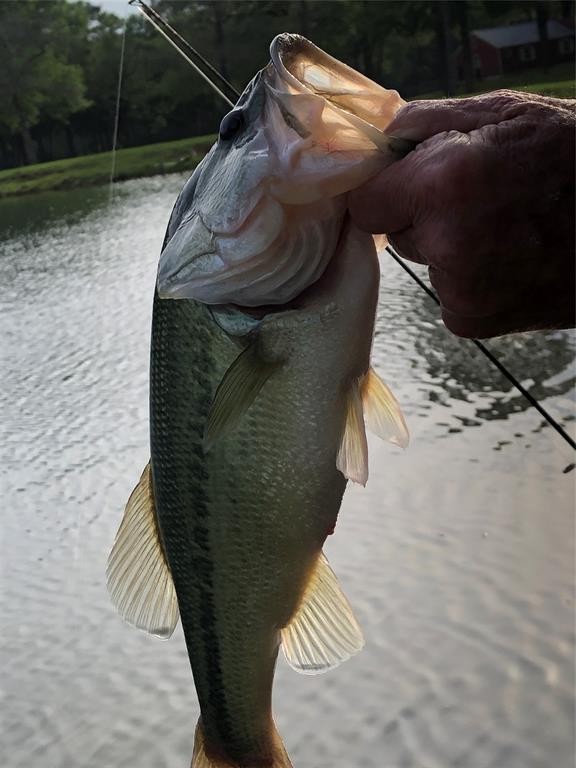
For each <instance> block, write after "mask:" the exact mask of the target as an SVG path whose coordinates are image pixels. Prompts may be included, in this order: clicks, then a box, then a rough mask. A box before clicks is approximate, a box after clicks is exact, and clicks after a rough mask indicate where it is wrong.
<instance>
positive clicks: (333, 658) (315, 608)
mask: <svg viewBox="0 0 576 768" xmlns="http://www.w3.org/2000/svg"><path fill="white" fill-rule="evenodd" d="M281 639H282V649H283V651H284V656H285V657H286V660H287V661H288V664H290V666H291V667H292V668H293V669H295V670H297V671H298V672H302V673H304V674H307V675H315V674H318V673H320V672H326V671H328V670H329V669H332V668H333V667H336V666H338V664H340V663H341V662H343V661H345V660H346V659H349V658H350V656H353V655H354V654H356V653H358V651H360V650H361V648H362V647H363V646H364V637H363V636H362V630H361V629H360V627H359V626H358V622H357V621H356V618H355V617H354V614H353V612H352V608H351V607H350V603H349V602H348V600H347V599H346V597H345V595H344V593H343V592H342V590H341V589H340V585H339V584H338V579H337V578H336V574H335V573H334V571H333V570H332V568H330V565H329V563H328V560H327V559H326V557H325V555H324V553H321V554H320V557H319V558H318V561H317V563H316V566H315V568H314V571H313V572H312V575H311V577H310V580H309V582H308V584H307V586H306V590H305V592H304V596H303V598H302V603H301V604H300V607H299V608H298V610H297V611H296V613H295V615H294V616H293V617H292V620H291V621H290V623H289V624H288V625H287V626H286V627H284V628H283V629H282V630H281Z"/></svg>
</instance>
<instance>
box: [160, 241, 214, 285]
mask: <svg viewBox="0 0 576 768" xmlns="http://www.w3.org/2000/svg"><path fill="white" fill-rule="evenodd" d="M215 255H216V251H204V252H203V253H195V254H194V255H193V256H190V257H189V258H188V259H186V261H184V262H183V263H182V264H178V266H176V267H172V268H171V269H168V270H166V271H163V270H160V271H159V273H158V290H159V292H161V293H167V292H168V291H170V290H174V288H176V289H178V287H179V286H180V285H181V283H182V282H183V280H186V278H187V277H188V276H189V275H188V274H187V273H189V272H190V271H191V270H192V269H193V268H194V263H195V262H196V261H197V260H198V259H201V258H203V257H205V256H215ZM174 283H177V284H178V285H176V286H174Z"/></svg>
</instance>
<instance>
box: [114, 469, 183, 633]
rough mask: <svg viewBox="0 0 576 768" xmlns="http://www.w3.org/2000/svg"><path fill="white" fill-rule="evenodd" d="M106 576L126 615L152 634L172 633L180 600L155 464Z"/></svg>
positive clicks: (130, 509) (136, 495)
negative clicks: (158, 503) (159, 511)
mask: <svg viewBox="0 0 576 768" xmlns="http://www.w3.org/2000/svg"><path fill="white" fill-rule="evenodd" d="M106 577H107V586H108V592H109V593H110V597H111V599H112V603H113V604H114V606H115V608H116V609H117V610H118V613H119V614H120V616H122V618H123V619H125V620H126V621H127V622H128V623H129V624H132V625H133V626H135V627H138V629H143V630H145V631H146V632H150V634H152V635H157V636H158V637H161V638H163V639H167V638H168V637H170V635H171V634H172V632H174V628H175V627H176V624H177V623H178V616H179V612H178V601H177V599H176V590H175V589H174V584H173V582H172V574H171V573H170V567H169V565H168V563H167V561H166V556H165V554H164V548H163V546H162V542H161V540H160V533H159V530H158V523H157V520H156V507H155V504H154V494H153V491H152V473H151V470H150V462H148V464H147V465H146V468H145V469H144V472H143V473H142V477H141V478H140V482H139V483H138V485H137V486H136V488H134V490H133V491H132V494H131V495H130V498H129V499H128V503H127V504H126V509H125V510H124V517H123V518H122V522H121V524H120V528H119V529H118V533H117V534H116V539H115V541H114V546H113V548H112V552H111V553H110V557H109V558H108V565H107V568H106Z"/></svg>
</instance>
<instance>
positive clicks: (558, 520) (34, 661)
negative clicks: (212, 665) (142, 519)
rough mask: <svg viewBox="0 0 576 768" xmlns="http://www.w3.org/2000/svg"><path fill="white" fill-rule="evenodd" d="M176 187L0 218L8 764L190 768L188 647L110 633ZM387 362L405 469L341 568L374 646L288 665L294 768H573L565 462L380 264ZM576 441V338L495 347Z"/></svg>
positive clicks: (376, 476)
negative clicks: (113, 581) (319, 663)
mask: <svg viewBox="0 0 576 768" xmlns="http://www.w3.org/2000/svg"><path fill="white" fill-rule="evenodd" d="M181 183H182V178H181V177H163V178H155V179H144V180H135V181H130V182H126V183H124V184H121V185H118V192H117V196H116V200H115V204H114V206H113V207H111V208H110V207H108V205H107V190H105V189H97V190H80V191H77V192H73V193H59V194H50V195H44V196H42V197H37V198H26V199H22V200H12V201H4V202H2V203H1V204H0V232H1V256H0V278H1V281H0V286H1V288H0V301H1V317H2V345H1V356H2V373H3V377H2V379H3V381H2V384H3V386H2V395H1V397H2V401H3V402H2V405H3V409H2V410H3V413H4V414H5V415H4V418H3V420H2V428H3V435H2V437H3V440H2V448H3V461H2V463H1V464H0V479H1V480H0V482H1V486H2V497H3V500H4V503H3V510H2V511H3V515H2V516H3V521H2V530H3V542H2V564H3V575H2V595H1V599H2V616H3V620H4V630H3V636H2V644H3V645H2V648H3V650H2V666H3V669H4V672H5V674H4V676H3V677H4V680H3V691H4V699H3V705H4V715H3V718H2V726H1V728H2V742H3V764H4V765H6V766H9V768H17V767H18V768H19V767H20V766H22V768H23V767H24V766H26V767H27V768H28V766H30V765H32V764H34V763H35V762H36V761H41V762H42V765H43V766H44V768H69V767H70V766H75V767H76V768H88V767H90V768H118V767H119V766H126V767H127V768H128V767H130V768H133V766H135V765H138V766H139V768H163V766H174V768H177V767H178V766H182V767H183V766H187V765H189V761H190V755H191V746H192V735H193V728H194V723H195V720H196V717H197V706H196V701H195V695H194V690H193V686H192V681H191V676H190V673H189V669H188V662H187V659H186V654H185V650H184V646H183V640H182V636H181V633H180V631H178V633H177V635H176V636H175V637H174V638H173V640H172V641H170V642H169V643H161V642H159V641H157V640H155V639H153V638H148V637H146V636H144V635H142V634H140V633H137V632H135V631H133V630H131V629H130V628H128V627H126V626H124V625H123V624H122V623H121V622H120V620H119V619H118V618H117V617H116V616H115V614H114V613H113V612H112V611H111V609H110V607H109V604H108V599H107V595H106V591H105V587H104V567H105V560H106V556H107V552H108V549H109V547H110V544H111V542H112V539H113V536H114V533H115V529H116V527H117V524H118V521H119V517H120V514H121V510H122V507H123V504H124V502H125V500H126V498H127V496H128V493H129V492H130V490H131V488H132V486H133V484H134V482H135V481H136V479H137V477H138V475H139V472H140V470H141V468H142V466H143V465H144V464H145V462H146V460H147V453H148V450H147V419H148V417H147V375H148V343H149V323H150V309H151V294H152V289H153V284H154V274H155V265H156V261H157V258H158V251H159V247H160V243H161V241H162V237H163V232H164V227H165V224H166V221H167V219H168V216H169V212H170V209H171V206H172V203H173V201H174V199H175V197H176V194H177V192H178V190H179V188H180V186H181ZM382 272H383V277H382V290H381V299H380V308H379V320H378V326H377V329H376V337H375V343H374V361H375V365H376V367H377V368H378V370H379V371H380V372H381V373H382V375H383V376H384V378H385V379H386V380H387V381H388V383H389V384H390V385H391V387H392V388H393V390H394V392H395V393H396V395H397V396H398V398H399V400H400V401H401V403H402V404H403V407H404V410H405V413H406V416H407V419H408V423H409V426H410V428H411V433H412V444H411V447H410V448H409V450H408V451H407V452H405V453H400V452H398V451H397V450H396V449H394V448H392V447H390V446H388V445H382V444H380V443H378V442H375V441H371V442H370V451H371V462H370V465H371V478H370V481H369V483H368V486H367V488H366V489H361V488H350V489H349V490H348V491H347V494H346V497H345V502H344V505H343V509H342V513H341V515H340V521H339V525H338V529H337V533H336V535H335V536H334V537H332V538H331V540H330V542H329V545H328V552H329V555H330V558H331V560H332V563H333V565H334V567H335V569H336V570H337V572H338V574H339V576H340V579H341V582H342V584H343V586H344V588H345V590H346V592H347V594H348V596H349V598H350V600H351V602H352V604H353V605H354V607H355V609H356V612H357V614H358V617H359V619H360V620H361V623H362V624H363V627H364V630H365V634H366V637H367V646H366V649H365V650H364V651H363V652H362V654H360V656H358V657H357V658H356V659H354V660H352V661H350V662H348V663H347V664H345V665H343V666H342V667H341V668H339V669H338V670H336V671H334V672H333V673H332V674H330V675H326V676H322V677H315V678H302V677H298V676H296V675H294V673H292V672H291V671H290V670H288V669H287V668H286V667H285V666H284V664H280V665H279V668H278V673H277V677H276V686H275V699H276V703H275V709H276V716H277V720H278V723H279V726H280V730H281V732H282V734H283V736H284V738H285V741H286V744H287V746H288V748H289V750H290V752H291V754H292V757H293V760H294V763H295V766H296V768H339V766H342V767H346V768H364V767H366V768H449V766H464V767H465V768H484V767H485V766H494V767H495V768H496V767H497V768H503V767H504V766H506V768H508V767H510V768H516V767H517V768H545V766H546V767H547V766H551V765H554V766H555V768H568V766H571V764H572V755H573V750H574V732H573V714H574V711H573V692H574V688H573V664H572V659H573V643H574V633H573V626H574V590H573V583H574V558H573V546H572V544H573V502H574V485H573V483H574V480H573V477H572V475H570V474H569V475H563V474H562V469H563V468H564V467H565V466H566V465H567V464H568V463H569V462H570V461H572V460H573V457H572V455H571V452H570V450H569V449H568V447H567V446H565V445H564V444H563V443H562V441H561V439H560V438H559V437H558V436H557V435H556V434H555V433H554V432H553V431H552V430H551V429H550V428H549V427H548V426H543V424H542V419H541V417H540V416H539V414H537V413H536V412H534V410H533V409H531V408H530V407H529V406H528V404H527V403H526V401H525V400H524V399H523V398H522V397H521V396H520V395H519V394H518V393H517V392H516V391H515V390H513V389H512V388H511V386H510V384H509V383H508V382H507V381H506V380H505V379H504V378H503V377H502V376H501V374H500V373H498V371H496V370H495V369H493V368H492V366H491V365H490V363H489V362H488V361H487V360H486V359H485V358H484V357H483V356H482V355H481V354H480V353H479V352H478V351H477V350H476V349H475V347H473V345H471V344H470V343H468V342H465V341H462V340H459V339H456V338H454V337H452V336H450V335H449V334H448V333H447V332H446V331H445V330H444V328H443V326H442V324H441V323H440V322H439V320H438V319H437V317H436V309H435V307H434V306H433V305H432V304H431V302H430V301H429V300H428V299H427V298H426V297H425V296H424V295H423V294H422V293H421V292H420V289H419V288H418V287H417V286H415V285H414V284H412V282H411V281H410V279H409V278H408V277H407V276H406V275H404V273H403V272H402V271H401V270H400V269H399V267H398V266H397V265H396V264H394V263H393V262H391V261H389V260H386V259H385V258H384V259H383V262H382ZM488 343H489V345H490V347H491V349H492V350H493V351H496V353H497V354H498V356H499V357H500V359H502V360H503V362H505V364H506V365H507V366H508V367H509V368H510V369H511V370H512V371H513V372H514V373H515V375H516V376H518V377H519V378H520V380H521V381H522V382H523V383H524V384H525V385H527V386H529V388H530V390H531V391H532V392H533V394H534V395H535V396H536V397H537V398H538V399H539V400H540V401H542V402H543V403H545V404H546V407H547V408H549V409H550V411H551V412H552V413H553V414H554V415H555V416H556V418H558V419H559V420H560V421H561V422H562V423H563V424H564V426H565V427H566V428H567V429H568V430H569V431H571V432H572V433H573V427H574V425H573V400H572V398H573V393H574V381H575V371H574V344H575V340H574V334H573V333H572V332H551V333H537V334H525V335H521V336H516V337H509V338H506V339H500V340H495V341H491V342H488Z"/></svg>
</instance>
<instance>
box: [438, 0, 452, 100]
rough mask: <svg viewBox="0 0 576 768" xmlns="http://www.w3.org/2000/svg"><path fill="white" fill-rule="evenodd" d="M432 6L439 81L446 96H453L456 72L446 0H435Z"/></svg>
mask: <svg viewBox="0 0 576 768" xmlns="http://www.w3.org/2000/svg"><path fill="white" fill-rule="evenodd" d="M434 8H435V9H436V24H437V35H438V54H439V60H440V66H439V70H440V82H441V84H442V88H443V90H444V93H445V94H446V96H453V95H454V93H455V92H456V73H455V72H454V62H453V60H452V55H451V51H450V15H449V9H448V2H447V0H437V2H436V3H435V4H434Z"/></svg>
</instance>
